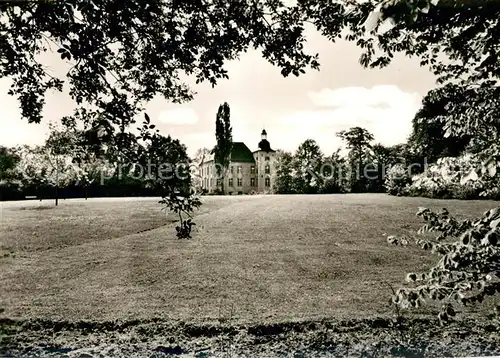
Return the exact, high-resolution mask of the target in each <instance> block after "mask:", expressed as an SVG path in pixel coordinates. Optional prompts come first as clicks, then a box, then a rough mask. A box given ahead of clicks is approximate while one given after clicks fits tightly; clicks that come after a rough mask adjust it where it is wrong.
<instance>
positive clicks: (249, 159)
mask: <svg viewBox="0 0 500 358" xmlns="http://www.w3.org/2000/svg"><path fill="white" fill-rule="evenodd" d="M213 160H214V155H213V154H210V155H209V156H207V157H206V158H205V160H204V162H203V163H209V162H212V161H213ZM231 162H237V163H255V159H254V158H253V153H252V151H251V150H250V149H249V148H248V147H247V146H246V144H245V143H243V142H233V150H232V151H231ZM203 163H201V164H203Z"/></svg>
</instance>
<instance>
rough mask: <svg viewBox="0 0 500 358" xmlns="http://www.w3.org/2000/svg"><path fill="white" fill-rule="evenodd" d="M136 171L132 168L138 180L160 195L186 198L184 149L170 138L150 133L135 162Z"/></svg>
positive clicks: (187, 173) (187, 166)
mask: <svg viewBox="0 0 500 358" xmlns="http://www.w3.org/2000/svg"><path fill="white" fill-rule="evenodd" d="M139 163H140V164H141V168H140V170H142V172H141V173H138V172H137V170H139V168H135V170H136V173H135V177H138V178H142V181H144V182H145V183H146V184H147V185H148V186H149V187H151V188H153V189H154V190H155V191H157V192H158V193H159V194H160V195H162V196H169V195H170V194H171V193H175V192H180V193H181V195H182V196H185V197H187V196H189V190H190V183H191V172H190V163H191V161H190V159H189V157H188V155H187V148H186V146H185V145H184V144H181V143H180V141H179V140H178V139H172V138H171V137H170V136H167V137H165V136H163V135H160V134H154V135H153V136H152V137H151V138H150V140H149V142H148V143H147V144H146V145H145V146H144V150H143V153H142V156H141V158H140V160H139Z"/></svg>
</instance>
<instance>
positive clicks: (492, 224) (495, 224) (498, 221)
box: [490, 218, 500, 229]
mask: <svg viewBox="0 0 500 358" xmlns="http://www.w3.org/2000/svg"><path fill="white" fill-rule="evenodd" d="M499 225H500V218H499V219H496V220H493V221H492V222H490V228H492V229H496V228H498V227H499Z"/></svg>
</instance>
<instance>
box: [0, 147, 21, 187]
mask: <svg viewBox="0 0 500 358" xmlns="http://www.w3.org/2000/svg"><path fill="white" fill-rule="evenodd" d="M19 160H20V158H19V156H17V155H16V154H15V153H13V152H12V151H11V150H10V149H9V148H7V147H2V146H0V182H1V181H4V180H8V179H10V178H12V176H13V171H14V169H15V167H16V165H17V163H18V162H19Z"/></svg>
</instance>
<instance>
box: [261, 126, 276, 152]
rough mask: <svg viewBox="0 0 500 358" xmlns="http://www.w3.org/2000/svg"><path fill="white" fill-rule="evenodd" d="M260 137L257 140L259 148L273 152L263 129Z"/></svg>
mask: <svg viewBox="0 0 500 358" xmlns="http://www.w3.org/2000/svg"><path fill="white" fill-rule="evenodd" d="M260 138H261V140H260V142H259V149H260V150H263V151H265V152H274V150H272V149H271V144H270V143H269V141H268V140H267V132H266V130H265V129H263V130H262V133H261V135H260Z"/></svg>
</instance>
